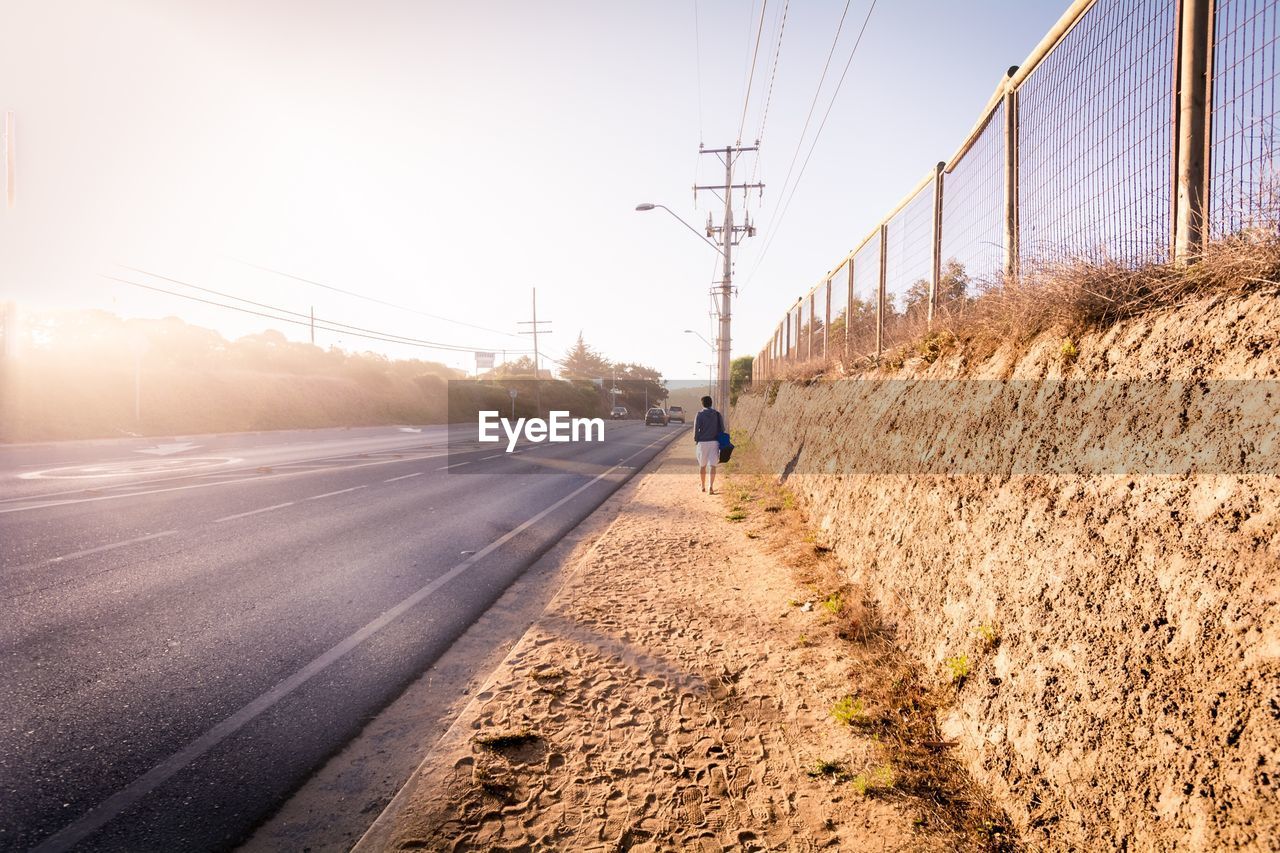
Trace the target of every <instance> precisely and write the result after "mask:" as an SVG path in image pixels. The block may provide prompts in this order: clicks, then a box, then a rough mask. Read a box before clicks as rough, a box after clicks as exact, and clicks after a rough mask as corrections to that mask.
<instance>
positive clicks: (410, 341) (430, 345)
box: [102, 270, 514, 352]
mask: <svg viewBox="0 0 1280 853" xmlns="http://www.w3.org/2000/svg"><path fill="white" fill-rule="evenodd" d="M137 272H142V271H141V270H137ZM144 274H145V275H151V273H144ZM102 277H103V278H106V279H109V280H110V281H115V282H119V283H120V284H127V285H129V286H130V287H140V288H142V289H143V290H152V291H155V292H156V293H165V294H168V295H170V296H177V297H180V298H182V299H189V300H191V301H193V302H201V303H203V304H205V305H213V306H216V307H218V308H227V309H229V310H231V311H239V312H241V313H242V314H252V315H254V316H256V317H265V318H267V319H269V320H276V321H277V322H281V323H293V324H294V325H297V326H308V327H310V326H311V325H312V321H311V320H310V319H309V317H308V315H302V314H298V312H296V311H289V310H288V309H284V308H276V307H274V306H269V305H267V306H264V305H262V303H257V302H249V300H245V299H241V298H240V297H238V296H231V295H228V294H218V295H222V296H224V297H225V298H228V299H236V300H240V301H243V302H249V304H251V305H258V306H259V307H266V308H268V309H270V310H272V311H279V312H281V313H285V314H295V315H297V316H299V317H308V319H298V320H295V319H293V318H291V317H281V316H280V315H279V314H268V313H266V312H264V311H255V310H253V309H251V308H242V307H240V306H239V305H228V304H226V303H225V302H215V301H214V300H212V299H202V298H201V297H199V296H192V295H191V294H189V293H180V292H179V291H176V290H168V289H166V288H163V287H155V286H153V285H150V284H142V283H141V282H137V281H129V280H128V279H124V278H119V277H117V276H113V275H106V274H105V273H104V274H102ZM154 277H155V278H160V279H164V280H165V281H174V282H175V283H177V284H181V285H183V286H186V287H193V288H195V289H197V290H203V291H205V292H210V293H217V291H210V290H209V289H208V288H202V287H199V286H197V285H192V284H187V283H186V282H179V281H176V280H175V279H169V278H165V277H164V276H154ZM316 322H317V323H318V324H319V323H330V324H332V325H317V326H316V328H318V329H320V330H322V331H325V332H333V333H335V334H339V335H350V336H351V337H355V338H366V339H368V340H374V341H383V342H385V343H390V344H402V345H404V346H416V347H421V348H423V349H434V350H441V351H447V352H474V351H475V349H476V348H475V347H464V346H457V345H454V344H440V343H435V342H432V341H421V340H418V339H415V338H405V337H401V336H397V335H391V334H390V333H385V334H384V333H378V332H373V331H371V330H358V331H357V329H358V328H359V327H350V326H346V327H343V324H340V323H335V322H334V321H331V320H324V319H317V320H316ZM366 331H367V332H368V333H366ZM513 352H514V350H513Z"/></svg>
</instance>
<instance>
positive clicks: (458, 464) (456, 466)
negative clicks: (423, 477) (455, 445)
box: [436, 459, 475, 471]
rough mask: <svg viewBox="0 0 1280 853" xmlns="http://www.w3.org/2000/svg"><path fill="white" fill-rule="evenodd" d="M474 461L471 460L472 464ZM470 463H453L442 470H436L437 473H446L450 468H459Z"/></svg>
mask: <svg viewBox="0 0 1280 853" xmlns="http://www.w3.org/2000/svg"><path fill="white" fill-rule="evenodd" d="M474 461H475V460H474V459H473V460H471V462H474ZM471 462H455V463H453V464H452V465H445V466H444V467H443V468H437V469H436V470H437V471H448V470H449V469H450V468H461V467H462V466H463V465H470V464H471Z"/></svg>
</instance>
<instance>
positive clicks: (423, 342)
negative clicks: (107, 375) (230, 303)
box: [120, 264, 483, 352]
mask: <svg viewBox="0 0 1280 853" xmlns="http://www.w3.org/2000/svg"><path fill="white" fill-rule="evenodd" d="M120 266H122V267H124V268H125V269H127V270H130V271H131V272H136V273H141V274H142V275H145V276H150V277H151V278H158V279H160V280H161V281H167V282H171V283H173V284H177V285H180V286H182V287H189V288H191V289H192V290H199V291H201V292H202V293H211V294H213V295H214V296H221V297H222V298H223V299H234V300H235V301H237V302H243V303H245V304H246V305H255V306H257V307H258V308H266V309H267V310H269V311H276V312H279V313H281V314H289V315H292V316H294V317H301V318H303V319H305V320H307V321H308V323H313V322H314V321H315V320H316V319H317V318H316V316H315V313H314V311H313V312H311V313H308V314H303V313H302V312H300V311H291V310H289V309H288V308H281V307H279V306H277V305H268V304H267V303H265V302H254V301H253V300H252V299H245V298H244V297H243V296H236V295H235V294H234V293H226V292H224V291H221V290H214V289H213V288H209V287H202V286H201V285H198V284H192V283H191V282H189V281H182V280H181V279H176V278H170V277H169V276H167V275H160V274H159V273H154V272H150V271H148V270H143V269H138V268H137V267H131V266H127V265H125V264H121V265H120ZM319 319H320V322H321V323H328V324H329V325H330V326H337V327H338V329H326V331H338V330H339V329H341V330H350V331H353V332H367V333H368V334H371V335H378V336H380V337H382V338H397V339H399V340H401V341H403V342H405V343H409V344H414V345H419V346H427V345H430V346H438V347H441V348H456V349H457V350H458V351H459V352H469V351H472V350H476V349H483V348H482V347H466V346H462V345H461V344H441V343H439V342H438V341H429V340H426V339H423V338H412V337H409V336H408V335H397V334H395V333H394V332H383V331H380V330H378V329H367V328H364V327H363V326H353V325H351V324H350V323H342V322H339V321H338V320H329V319H325V318H319Z"/></svg>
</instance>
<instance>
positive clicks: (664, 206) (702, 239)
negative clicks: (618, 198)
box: [636, 201, 724, 255]
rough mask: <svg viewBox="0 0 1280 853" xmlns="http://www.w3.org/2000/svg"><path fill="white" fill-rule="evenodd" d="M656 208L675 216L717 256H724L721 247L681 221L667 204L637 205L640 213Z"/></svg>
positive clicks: (647, 203) (645, 203) (644, 203)
mask: <svg viewBox="0 0 1280 853" xmlns="http://www.w3.org/2000/svg"><path fill="white" fill-rule="evenodd" d="M655 207H660V208H662V209H663V210H665V211H666V212H667V213H670V214H671V215H672V216H675V218H676V221H677V222H679V223H680V224H681V225H683V226H684V227H685V228H688V229H689V230H690V231H692V232H693V233H694V234H697V235H698V239H699V240H701V241H702V242H704V243H706V244H707V245H708V246H710V247H711V248H713V249H715V250H716V253H717V254H719V255H723V254H724V252H723V251H722V250H721V249H720V247H719V246H717V245H716V244H715V243H712V242H711V241H710V240H708V239H707V237H706V235H705V234H703V233H702V232H701V231H699V230H698V229H697V228H694V227H693V226H692V225H690V224H689V223H688V222H685V221H684V220H683V219H681V218H680V217H679V216H676V212H675V211H674V210H672V209H671V208H669V207H667V206H666V205H665V204H651V203H649V202H647V201H646V202H642V203H640V204H637V205H636V210H640V211H645V210H653V209H654V208H655Z"/></svg>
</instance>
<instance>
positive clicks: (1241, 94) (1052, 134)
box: [771, 0, 1280, 361]
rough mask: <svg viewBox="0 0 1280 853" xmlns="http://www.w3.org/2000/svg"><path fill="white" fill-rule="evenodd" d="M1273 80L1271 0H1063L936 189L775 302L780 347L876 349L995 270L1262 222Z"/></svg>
mask: <svg viewBox="0 0 1280 853" xmlns="http://www.w3.org/2000/svg"><path fill="white" fill-rule="evenodd" d="M1201 33H1208V38H1207V39H1205V38H1202V37H1200V35H1199V34H1201ZM1206 42H1207V43H1206ZM1201 68H1204V69H1205V70H1206V72H1207V73H1205V74H1201V73H1200V69H1201ZM1278 87H1280V0H1093V2H1091V3H1083V4H1080V3H1077V4H1074V5H1072V7H1071V9H1070V10H1068V13H1067V15H1065V16H1064V17H1063V19H1062V20H1061V21H1059V22H1058V24H1057V25H1056V26H1055V27H1054V30H1053V38H1052V39H1048V38H1047V39H1046V40H1045V41H1044V42H1043V43H1042V44H1041V45H1040V46H1038V47H1037V48H1036V49H1035V50H1034V51H1033V52H1032V54H1031V56H1030V57H1028V60H1027V61H1026V62H1025V63H1024V64H1023V66H1022V67H1021V68H1013V69H1010V71H1009V73H1008V75H1007V76H1006V77H1005V79H1003V80H1002V81H1001V84H1000V86H999V87H998V88H997V90H996V93H995V95H994V96H993V97H992V100H991V101H990V102H989V103H988V105H987V107H986V108H984V110H983V118H982V120H981V121H980V122H979V124H978V125H977V126H976V127H975V129H974V131H973V132H972V133H971V134H970V135H969V136H968V137H967V138H966V139H965V140H964V142H963V143H962V145H961V146H960V148H959V150H958V153H957V154H956V156H955V157H953V158H952V162H951V163H950V164H948V165H946V166H945V167H944V168H943V170H942V172H941V175H940V177H939V178H937V179H935V180H941V182H942V184H941V188H940V190H937V191H935V189H936V188H935V187H934V184H933V183H932V182H927V183H926V184H925V185H924V186H922V187H921V188H920V189H919V190H918V191H917V192H916V193H914V194H913V195H912V196H911V198H910V199H909V200H908V202H907V203H906V204H905V205H903V206H902V207H900V208H898V209H897V210H896V211H895V212H894V213H893V214H891V215H890V216H889V217H888V218H887V219H885V220H882V222H881V224H880V225H879V226H878V227H877V228H876V229H875V230H874V231H873V232H872V234H871V236H870V237H868V238H867V239H866V240H865V241H863V243H862V244H861V245H860V246H859V248H858V249H857V251H856V252H855V253H854V254H853V255H852V257H850V258H847V259H845V261H843V262H842V263H841V265H840V266H839V267H837V269H836V270H835V272H833V273H832V275H831V277H830V279H829V281H827V282H826V283H824V284H823V285H820V286H819V288H818V289H816V292H817V295H816V296H815V291H810V292H809V295H808V296H806V297H805V298H804V299H802V300H801V305H799V306H796V307H795V308H794V309H792V310H791V311H789V312H788V315H787V317H788V322H789V323H790V325H791V328H793V329H794V332H795V335H794V337H795V341H796V345H797V346H796V347H794V348H791V349H788V351H787V353H786V354H784V358H786V359H788V360H790V361H797V360H802V359H808V358H813V357H815V356H817V355H821V356H823V357H824V358H825V357H827V356H832V355H840V354H842V355H843V356H844V357H845V358H846V359H851V360H852V359H858V358H861V357H868V356H869V357H878V356H880V355H881V354H882V353H883V351H884V350H885V348H886V347H895V346H898V345H900V344H902V343H905V342H906V341H907V340H908V339H909V338H911V337H913V336H914V335H916V334H918V333H919V332H920V331H921V330H922V329H923V328H925V327H926V326H927V325H928V324H929V323H931V322H933V321H934V319H936V318H938V317H943V318H953V317H954V316H956V315H957V314H959V313H960V312H962V311H963V310H964V309H965V307H966V306H968V305H969V304H971V303H972V301H973V299H974V298H976V297H978V296H980V295H981V293H982V292H983V291H984V290H985V289H987V288H989V287H992V286H999V284H1000V283H1001V282H1002V281H1003V279H1004V277H1005V275H1006V274H1007V273H1012V274H1014V275H1018V274H1021V273H1026V272H1033V271H1035V270H1036V269H1037V268H1039V267H1042V266H1044V265H1048V264H1054V263H1059V262H1119V263H1124V264H1129V265H1139V264H1145V263H1153V262H1155V263H1160V262H1168V261H1170V260H1173V261H1177V262H1179V263H1184V262H1189V261H1190V260H1192V259H1193V258H1194V250H1195V249H1196V247H1197V246H1198V245H1199V241H1200V240H1202V239H1203V237H1204V236H1206V235H1207V236H1208V237H1209V238H1218V237H1224V236H1227V235H1231V234H1237V233H1240V232H1242V231H1247V230H1250V229H1257V228H1266V229H1268V230H1269V231H1271V232H1274V231H1276V229H1277V228H1280V157H1278V156H1277V151H1278V150H1280V109H1278V107H1280V103H1278V102H1280V93H1278V92H1277V89H1278ZM1202 226H1203V227H1202ZM935 229H937V233H936V234H935V233H934V231H935ZM826 300H831V305H832V309H831V312H830V313H828V312H827V307H826V306H827V301H826ZM801 312H804V316H803V317H802V316H801ZM793 314H794V317H793ZM828 325H829V326H830V328H827V326H828ZM810 331H814V332H817V333H818V334H816V335H814V336H813V341H814V343H813V344H812V346H811V347H809V348H808V349H801V348H803V347H805V346H806V345H807V344H808V342H809V338H810V335H809V333H810ZM802 332H803V335H802V334H801V333H802ZM841 337H842V338H843V339H844V340H843V341H842V342H840V343H837V341H838V339H839V338H841ZM841 344H842V345H843V346H842V349H837V347H840V346H841ZM797 356H799V358H797ZM771 361H772V360H771Z"/></svg>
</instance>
